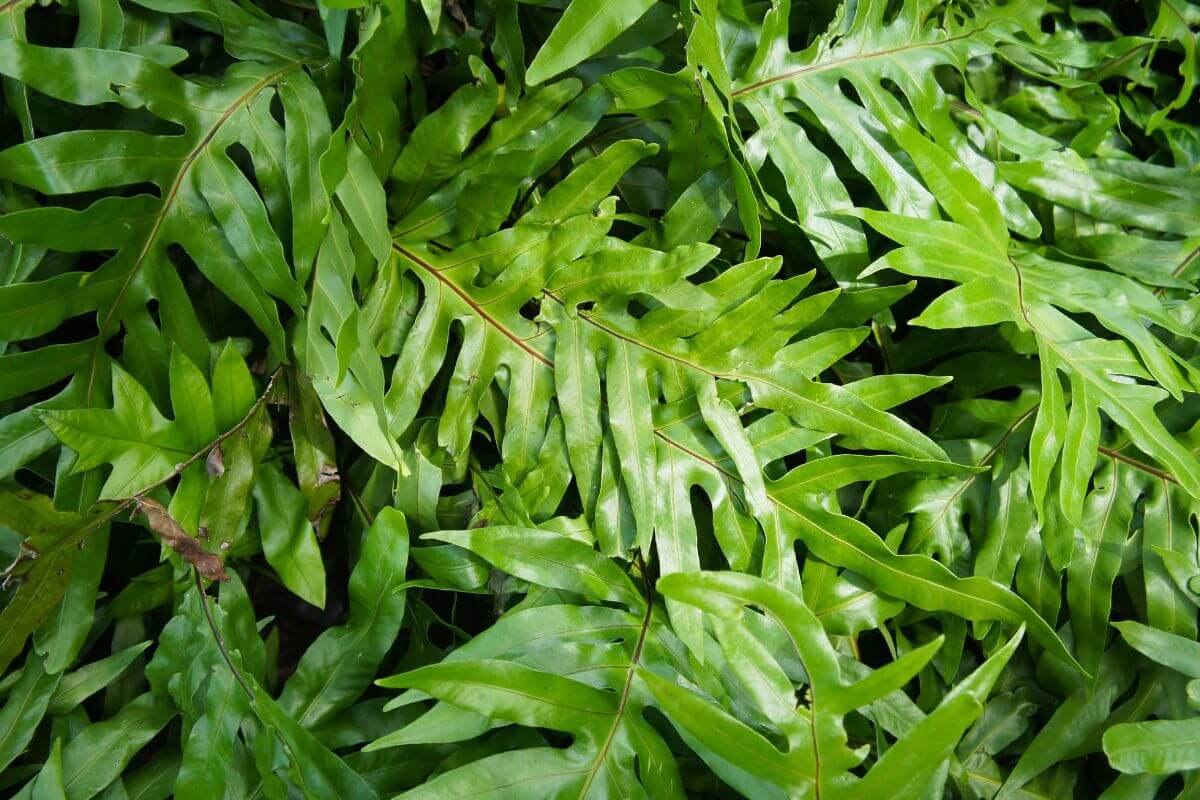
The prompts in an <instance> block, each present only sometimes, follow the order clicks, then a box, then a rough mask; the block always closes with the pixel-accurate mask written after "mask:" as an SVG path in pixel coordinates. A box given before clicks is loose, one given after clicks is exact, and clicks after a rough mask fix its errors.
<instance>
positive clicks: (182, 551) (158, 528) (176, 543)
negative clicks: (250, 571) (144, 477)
mask: <svg viewBox="0 0 1200 800" xmlns="http://www.w3.org/2000/svg"><path fill="white" fill-rule="evenodd" d="M137 507H138V510H139V511H141V512H142V513H143V514H145V515H146V520H147V521H148V522H149V523H150V530H152V531H154V533H155V534H157V536H158V538H160V539H162V541H163V542H164V543H165V544H166V545H167V546H168V547H170V548H171V549H172V550H174V551H175V552H176V553H179V557H180V558H182V559H183V560H184V561H186V562H188V563H189V564H191V565H192V566H193V567H195V569H196V572H198V573H199V574H200V576H201V577H202V578H207V579H208V580H210V581H228V580H229V575H228V574H227V573H226V572H225V565H224V564H222V563H221V559H220V558H218V557H217V556H216V555H215V554H213V553H210V552H208V551H207V550H205V549H204V547H202V546H201V544H200V542H199V541H197V540H196V539H195V538H194V537H193V536H191V535H190V534H189V533H188V532H187V531H185V530H184V529H183V528H182V527H181V526H180V524H179V523H178V522H176V521H175V519H174V517H172V516H171V515H170V514H168V513H167V510H166V509H165V508H163V507H162V504H161V503H158V502H156V501H154V500H150V499H149V498H145V497H139V498H137Z"/></svg>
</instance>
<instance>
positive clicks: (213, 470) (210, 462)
mask: <svg viewBox="0 0 1200 800" xmlns="http://www.w3.org/2000/svg"><path fill="white" fill-rule="evenodd" d="M204 468H205V469H206V470H208V474H209V475H211V476H212V477H214V478H219V477H221V476H222V475H224V474H225V456H224V455H223V454H222V453H221V445H217V446H216V447H214V448H213V449H212V450H209V451H208V458H206V459H204Z"/></svg>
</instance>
